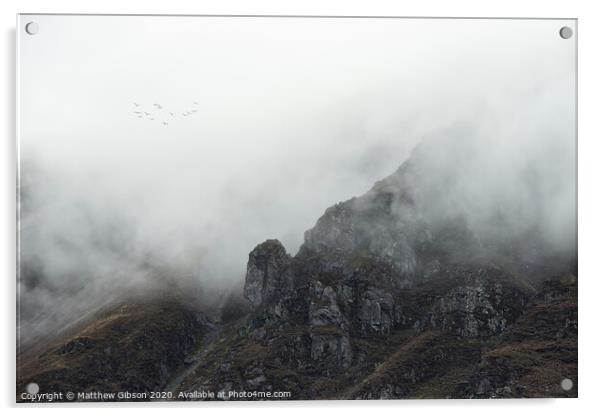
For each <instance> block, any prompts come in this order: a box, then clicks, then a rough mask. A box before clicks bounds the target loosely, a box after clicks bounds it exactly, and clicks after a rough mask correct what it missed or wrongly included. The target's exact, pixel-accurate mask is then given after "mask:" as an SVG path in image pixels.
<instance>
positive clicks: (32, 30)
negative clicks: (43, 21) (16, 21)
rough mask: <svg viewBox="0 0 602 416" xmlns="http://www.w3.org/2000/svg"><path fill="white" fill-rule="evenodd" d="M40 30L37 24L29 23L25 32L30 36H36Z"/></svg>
mask: <svg viewBox="0 0 602 416" xmlns="http://www.w3.org/2000/svg"><path fill="white" fill-rule="evenodd" d="M39 30H40V26H38V24H37V23H36V22H29V23H27V24H26V25H25V31H26V32H27V33H28V34H30V35H35V34H36V33H38V31H39Z"/></svg>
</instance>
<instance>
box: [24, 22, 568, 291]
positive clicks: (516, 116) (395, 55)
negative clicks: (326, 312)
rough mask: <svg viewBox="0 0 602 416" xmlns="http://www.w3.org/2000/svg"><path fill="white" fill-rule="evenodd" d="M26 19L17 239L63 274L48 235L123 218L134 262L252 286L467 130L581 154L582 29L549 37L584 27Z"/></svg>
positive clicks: (86, 233)
mask: <svg viewBox="0 0 602 416" xmlns="http://www.w3.org/2000/svg"><path fill="white" fill-rule="evenodd" d="M29 21H35V22H37V23H38V25H39V32H38V33H37V34H36V35H33V36H31V35H27V34H25V32H24V30H23V28H24V26H25V24H27V23H28V22H29ZM19 25H20V28H19V71H18V72H19V103H20V104H19V114H20V122H19V139H20V157H21V162H22V163H21V175H22V177H23V178H27V177H28V176H29V177H30V180H31V181H33V182H34V183H36V184H38V186H34V187H32V188H31V189H33V190H35V191H32V192H34V193H36V195H35V196H34V197H32V201H34V203H32V210H33V211H34V212H35V215H32V216H31V217H32V218H35V221H36V227H35V230H36V231H35V232H34V231H32V234H26V235H24V239H23V241H24V242H26V241H25V237H27V236H28V235H29V236H31V239H30V240H31V241H30V242H29V243H28V244H31V246H30V247H31V251H35V252H36V253H37V255H38V256H41V257H42V258H43V259H44V261H48V262H49V264H50V263H53V262H54V264H53V265H52V266H49V270H53V273H54V274H56V275H57V276H58V275H61V274H65V271H66V270H67V271H68V270H72V269H73V267H74V266H73V265H72V264H70V262H72V261H75V260H74V259H73V258H72V257H73V256H70V255H69V251H68V250H67V249H61V248H57V247H56V246H57V245H56V239H57V237H60V238H61V239H66V240H68V241H72V242H73V243H74V245H76V246H77V245H79V247H80V248H81V247H84V248H85V249H86V250H92V248H90V247H91V246H90V245H89V241H88V240H90V239H91V238H92V239H97V238H98V234H99V233H102V231H103V230H104V229H107V227H109V224H114V223H121V221H123V223H127V224H128V226H127V227H125V228H121V229H120V232H122V233H124V234H126V236H125V237H123V238H124V240H127V241H128V243H127V244H128V247H129V250H131V251H128V253H149V252H151V253H161V255H162V256H165V258H180V257H187V258H188V259H190V258H195V259H196V260H194V262H193V263H195V266H194V267H196V268H197V269H198V277H199V279H207V280H208V281H220V280H224V279H226V280H232V279H242V278H243V277H244V271H245V265H246V261H247V254H248V252H249V251H250V250H252V249H253V247H254V246H255V245H256V244H257V243H260V242H262V241H264V240H265V239H267V238H279V239H280V240H282V241H283V243H284V244H285V246H286V248H287V250H288V251H289V252H292V253H293V254H294V253H295V252H296V251H297V249H298V247H299V245H300V244H301V243H302V238H303V232H304V231H305V230H306V229H308V228H310V227H312V226H313V224H314V223H315V221H316V220H317V218H318V217H319V216H320V215H321V214H322V213H323V211H324V210H325V209H326V208H327V207H328V206H330V205H333V204H334V203H336V202H338V201H341V200H346V199H348V198H350V197H352V196H357V195H360V194H362V193H364V192H365V191H367V190H368V189H369V188H370V187H371V185H372V184H373V183H374V182H375V181H376V180H379V179H381V178H383V177H384V176H386V175H388V174H390V173H391V172H393V171H394V170H395V169H396V168H397V167H398V166H399V165H400V164H401V163H402V162H403V161H404V160H405V159H406V158H407V157H408V155H409V153H410V151H411V150H412V148H413V147H414V146H415V145H416V144H417V143H418V142H419V141H420V140H421V139H422V138H423V137H425V136H429V135H433V134H435V135H436V134H438V132H441V131H445V129H447V128H448V127H449V126H451V125H454V124H456V123H458V122H461V123H469V124H472V125H475V126H476V129H477V130H478V132H479V134H484V135H488V136H489V138H490V139H491V138H492V137H493V138H494V139H495V140H497V141H503V142H504V141H505V142H507V143H508V145H507V146H506V147H507V148H512V146H515V145H519V146H520V148H521V149H524V148H531V149H532V150H533V149H535V151H537V148H538V146H541V145H542V144H544V145H545V143H546V142H545V141H546V140H550V137H558V138H559V139H558V140H560V142H562V143H564V144H567V143H568V145H567V146H566V147H563V148H562V150H563V151H569V152H570V151H574V149H573V143H572V142H571V139H572V138H574V134H573V132H574V122H575V120H574V105H575V102H574V93H575V91H574V86H575V71H574V69H575V60H574V58H575V52H576V51H575V36H573V38H571V39H569V40H564V39H562V38H560V36H559V34H558V31H559V29H560V27H562V26H564V25H568V26H571V27H574V21H559V20H455V19H450V20H441V19H436V20H425V19H318V18H316V19H310V18H298V19H292V18H218V17H214V18H210V17H98V16H95V17H91V16H21V17H20V22H19ZM195 101H196V102H197V103H198V104H194V102H195ZM134 102H135V103H138V104H140V107H135V106H134V104H133V103H134ZM155 103H157V104H160V105H161V106H162V107H163V110H162V112H157V111H156V110H157V109H156V108H155V107H153V104H155ZM192 109H196V110H197V112H195V113H192V114H190V115H189V116H182V113H185V112H188V111H190V110H192ZM134 111H147V112H150V113H152V114H153V117H154V118H155V120H149V118H150V117H147V116H144V117H142V118H138V117H137V114H135V113H134ZM168 112H173V113H174V116H171V115H168ZM170 117H171V118H170ZM162 121H166V122H168V123H169V124H168V125H163V124H161V122H162ZM517 131H521V132H523V134H521V135H517V134H515V133H516V132H517ZM567 139H568V140H567ZM31 221H34V220H31ZM118 228H119V227H118ZM34 240H35V241H34ZM61 250H62V251H61ZM65 250H67V251H65ZM191 253H194V254H191ZM132 255H135V254H132ZM61 257H62V259H61V260H60V261H59V260H57V259H58V258H61ZM95 258H96V259H97V260H98V259H99V258H102V256H98V258H97V257H95ZM201 258H203V259H204V260H203V261H201ZM209 259H210V260H209ZM188 261H189V260H188ZM86 264H87V265H88V266H89V265H90V264H95V263H94V262H93V261H92V262H88V263H86ZM78 267H79V266H78ZM78 270H79V269H78ZM107 273H108V274H110V272H109V271H107ZM57 279H59V278H58V277H57Z"/></svg>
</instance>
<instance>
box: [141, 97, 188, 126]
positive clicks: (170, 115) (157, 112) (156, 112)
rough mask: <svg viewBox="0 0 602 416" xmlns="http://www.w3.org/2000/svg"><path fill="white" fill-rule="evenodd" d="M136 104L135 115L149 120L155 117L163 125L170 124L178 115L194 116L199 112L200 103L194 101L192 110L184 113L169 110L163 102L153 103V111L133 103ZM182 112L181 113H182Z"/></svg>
mask: <svg viewBox="0 0 602 416" xmlns="http://www.w3.org/2000/svg"><path fill="white" fill-rule="evenodd" d="M133 104H134V116H135V117H137V118H140V119H143V120H148V121H154V120H155V119H157V120H158V121H160V122H161V124H162V125H163V126H168V125H169V123H170V122H172V121H174V120H176V119H177V118H178V117H180V116H181V117H188V116H192V115H194V114H195V113H196V112H197V108H195V107H198V105H199V103H198V102H196V101H193V102H192V104H193V108H192V109H190V110H185V111H183V112H182V113H179V114H176V113H174V112H172V111H167V110H166V109H164V108H163V106H162V105H161V104H153V105H152V107H153V108H152V110H151V111H152V112H151V111H145V110H144V109H143V108H142V106H141V105H140V104H138V103H133ZM180 114H181V115H180Z"/></svg>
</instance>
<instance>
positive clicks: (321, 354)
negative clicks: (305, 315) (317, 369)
mask: <svg viewBox="0 0 602 416" xmlns="http://www.w3.org/2000/svg"><path fill="white" fill-rule="evenodd" d="M310 337H311V359H312V360H314V361H317V362H319V363H320V365H322V366H325V367H326V368H334V369H341V368H346V367H348V366H349V364H351V359H352V358H353V354H352V351H351V344H350V342H349V338H348V337H347V336H345V335H338V334H324V335H318V334H311V336H310Z"/></svg>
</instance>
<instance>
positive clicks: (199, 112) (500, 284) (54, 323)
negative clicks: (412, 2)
mask: <svg viewBox="0 0 602 416" xmlns="http://www.w3.org/2000/svg"><path fill="white" fill-rule="evenodd" d="M576 29H577V27H576V21H574V20H554V19H552V20H537V19H517V20H513V19H417V18H412V19H407V18H324V17H321V18H317V17H316V18H311V17H218V16H196V17H195V16H82V15H20V16H19V18H18V28H17V32H18V57H19V68H18V77H19V85H18V114H19V120H18V129H19V138H18V140H19V187H18V197H19V213H18V214H19V251H18V252H19V259H18V260H19V276H18V279H19V281H18V323H17V336H18V337H17V339H18V348H17V398H16V399H17V401H23V402H30V401H36V402H47V401H50V400H53V401H101V400H102V401H113V400H114V401H123V400H125V401H129V400H144V401H153V400H181V401H184V400H291V399H292V400H321V399H409V398H505V397H516V398H518V397H576V396H577V386H578V378H577V267H576V264H577V263H576V259H577V249H576V135H575V130H576V107H575V105H576V103H575V93H576V91H575V84H576V72H575V66H576V36H577V34H576Z"/></svg>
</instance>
